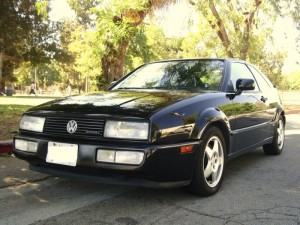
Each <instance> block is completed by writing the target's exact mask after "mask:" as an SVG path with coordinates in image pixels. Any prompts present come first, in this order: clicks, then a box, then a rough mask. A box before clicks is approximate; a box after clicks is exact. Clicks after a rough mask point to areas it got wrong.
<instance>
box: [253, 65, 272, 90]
mask: <svg viewBox="0 0 300 225" xmlns="http://www.w3.org/2000/svg"><path fill="white" fill-rule="evenodd" d="M249 68H250V70H251V72H252V73H253V75H254V77H255V79H256V80H257V82H258V85H259V88H260V89H261V90H262V91H264V92H269V91H272V89H273V85H272V83H271V82H270V81H269V82H268V81H267V80H266V79H267V78H266V77H264V76H263V75H262V74H261V73H260V72H259V71H258V70H257V69H256V68H255V67H253V66H250V65H249Z"/></svg>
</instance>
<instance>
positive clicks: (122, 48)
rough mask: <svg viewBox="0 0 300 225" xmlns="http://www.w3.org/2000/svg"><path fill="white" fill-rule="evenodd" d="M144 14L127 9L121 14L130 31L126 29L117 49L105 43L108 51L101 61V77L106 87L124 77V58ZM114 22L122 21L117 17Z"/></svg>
mask: <svg viewBox="0 0 300 225" xmlns="http://www.w3.org/2000/svg"><path fill="white" fill-rule="evenodd" d="M149 7H150V6H149ZM146 14H147V10H144V11H135V10H132V9H128V10H127V11H126V12H124V14H123V16H124V17H125V18H126V19H127V21H131V25H130V29H128V32H127V34H126V35H125V36H124V37H123V39H122V40H121V41H120V43H119V44H118V47H115V46H114V45H112V44H110V43H106V44H107V47H108V49H109V50H108V53H107V54H105V55H104V56H103V57H102V59H101V63H102V76H103V77H104V78H105V83H106V85H110V84H111V82H113V81H116V80H119V79H120V78H121V77H122V76H123V75H124V65H125V58H126V53H127V47H128V44H129V41H130V40H131V38H132V36H133V35H134V32H135V31H136V27H137V26H138V25H140V24H141V23H142V22H143V20H144V18H145V16H146ZM114 20H115V23H117V22H118V23H120V21H122V19H121V18H119V17H117V16H116V17H115V18H114ZM101 83H103V81H102V80H101V77H99V84H101Z"/></svg>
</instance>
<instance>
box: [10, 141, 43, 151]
mask: <svg viewBox="0 0 300 225" xmlns="http://www.w3.org/2000/svg"><path fill="white" fill-rule="evenodd" d="M37 147H38V143H37V142H34V141H26V140H21V139H15V149H17V150H20V151H25V152H33V153H35V152H37Z"/></svg>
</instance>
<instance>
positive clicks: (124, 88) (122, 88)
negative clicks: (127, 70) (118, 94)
mask: <svg viewBox="0 0 300 225" xmlns="http://www.w3.org/2000/svg"><path fill="white" fill-rule="evenodd" d="M129 89H145V88H139V87H119V88H117V90H129Z"/></svg>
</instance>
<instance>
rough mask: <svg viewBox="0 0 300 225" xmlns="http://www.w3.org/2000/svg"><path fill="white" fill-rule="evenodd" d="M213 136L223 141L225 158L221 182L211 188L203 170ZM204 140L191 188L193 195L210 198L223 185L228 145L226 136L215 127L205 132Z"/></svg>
mask: <svg viewBox="0 0 300 225" xmlns="http://www.w3.org/2000/svg"><path fill="white" fill-rule="evenodd" d="M212 136H217V137H218V138H219V140H220V141H221V144H222V149H223V157H224V162H223V171H222V174H221V178H220V180H219V183H218V184H217V185H216V186H214V187H210V186H209V185H208V184H207V183H206V179H205V176H204V170H203V163H204V162H203V161H204V160H203V159H204V155H205V148H206V145H207V143H208V141H209V140H210V138H211V137H212ZM202 140H203V142H202V144H201V148H200V151H199V153H198V156H197V159H196V165H195V169H194V174H193V178H192V182H191V184H190V188H191V191H192V193H195V194H199V195H202V196H210V195H213V194H215V193H216V192H217V191H218V190H219V188H220V187H221V185H222V181H223V174H224V169H225V162H226V144H225V139H224V136H223V134H222V132H221V130H220V129H219V128H217V127H215V126H212V127H209V128H208V129H207V130H206V131H205V132H204V135H203V139H202Z"/></svg>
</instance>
